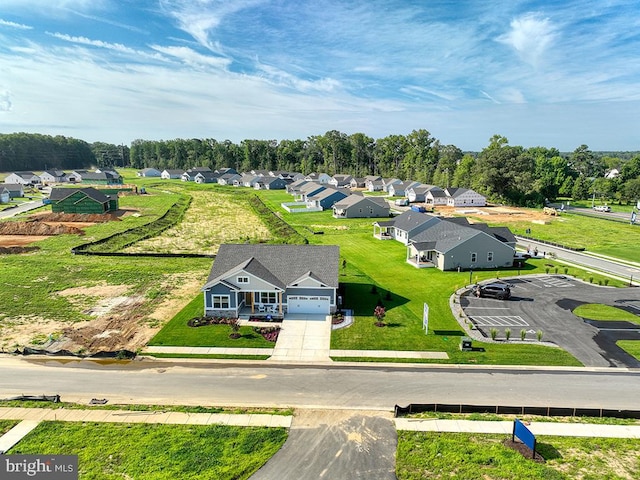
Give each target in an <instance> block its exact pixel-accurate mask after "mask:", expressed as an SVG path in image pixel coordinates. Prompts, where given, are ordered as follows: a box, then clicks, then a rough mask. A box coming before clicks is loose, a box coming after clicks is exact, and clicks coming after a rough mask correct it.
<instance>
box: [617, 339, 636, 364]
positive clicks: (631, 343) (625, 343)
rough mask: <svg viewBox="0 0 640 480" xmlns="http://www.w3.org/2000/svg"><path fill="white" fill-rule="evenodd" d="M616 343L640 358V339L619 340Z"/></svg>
mask: <svg viewBox="0 0 640 480" xmlns="http://www.w3.org/2000/svg"><path fill="white" fill-rule="evenodd" d="M616 345H618V346H619V347H620V348H622V349H623V350H624V351H625V352H627V353H628V354H629V355H633V356H634V357H636V358H637V359H638V360H640V340H618V341H617V342H616Z"/></svg>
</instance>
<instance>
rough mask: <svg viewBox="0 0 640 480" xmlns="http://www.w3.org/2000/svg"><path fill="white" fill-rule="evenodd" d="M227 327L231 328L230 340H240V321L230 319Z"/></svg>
mask: <svg viewBox="0 0 640 480" xmlns="http://www.w3.org/2000/svg"><path fill="white" fill-rule="evenodd" d="M227 325H229V327H230V328H231V333H230V334H229V338H234V339H235V338H240V337H241V336H242V335H240V320H238V319H237V318H233V319H229V321H228V322H227Z"/></svg>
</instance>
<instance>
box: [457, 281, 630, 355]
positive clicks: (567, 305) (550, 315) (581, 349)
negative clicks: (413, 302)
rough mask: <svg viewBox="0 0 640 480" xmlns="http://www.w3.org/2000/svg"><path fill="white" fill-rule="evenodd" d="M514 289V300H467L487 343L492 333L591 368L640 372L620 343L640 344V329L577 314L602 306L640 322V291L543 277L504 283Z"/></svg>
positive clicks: (470, 297)
mask: <svg viewBox="0 0 640 480" xmlns="http://www.w3.org/2000/svg"><path fill="white" fill-rule="evenodd" d="M500 281H501V282H502V283H507V284H509V285H511V299H509V300H497V299H494V298H477V297H475V296H474V295H472V294H471V293H470V292H467V293H465V294H463V295H462V297H461V298H460V306H461V307H462V308H463V310H464V312H465V314H466V315H467V317H468V318H469V319H470V320H471V321H472V322H473V324H474V325H475V326H476V328H477V329H478V330H479V331H480V332H481V333H482V334H483V335H484V336H485V337H487V338H491V335H490V332H491V329H496V330H497V331H498V334H497V337H496V339H497V340H505V329H510V330H511V340H512V341H516V340H517V341H519V340H520V335H521V331H522V330H524V331H525V335H526V336H525V338H526V339H527V340H529V341H534V342H535V341H537V332H538V331H541V332H542V334H543V338H542V341H545V342H552V343H555V344H556V345H558V346H559V347H561V348H563V349H565V350H567V351H568V352H569V353H571V354H572V355H573V356H575V357H576V358H577V359H578V360H579V361H580V362H582V363H583V364H584V365H585V366H589V367H630V368H638V367H640V362H639V361H638V360H636V359H635V358H634V357H632V356H631V355H629V354H627V353H626V352H625V351H624V350H622V349H621V348H619V347H618V346H617V345H616V341H618V340H640V326H638V325H635V324H633V323H630V322H602V321H593V320H588V319H582V318H580V317H577V316H575V315H574V314H573V313H572V311H573V309H575V308H576V307H577V306H579V305H582V304H584V303H601V304H605V305H610V306H614V307H618V308H622V309H624V310H627V311H629V312H632V313H634V314H635V315H638V316H640V288H637V287H636V288H612V287H600V286H597V285H591V284H588V283H584V282H581V281H579V280H576V279H574V278H572V277H567V276H563V275H541V276H528V277H517V278H510V279H503V280H500Z"/></svg>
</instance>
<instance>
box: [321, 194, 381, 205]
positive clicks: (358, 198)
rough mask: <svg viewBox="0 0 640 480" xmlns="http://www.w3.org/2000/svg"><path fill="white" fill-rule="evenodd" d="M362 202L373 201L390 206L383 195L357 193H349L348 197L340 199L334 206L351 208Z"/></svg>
mask: <svg viewBox="0 0 640 480" xmlns="http://www.w3.org/2000/svg"><path fill="white" fill-rule="evenodd" d="M360 202H365V203H366V202H372V203H376V204H378V205H379V206H381V207H389V204H388V203H387V201H386V200H385V199H384V198H382V197H363V196H362V195H356V194H353V195H349V196H348V197H346V198H343V199H342V200H339V201H338V202H336V203H335V204H334V205H333V206H334V207H336V208H349V207H351V206H353V205H356V204H358V203H360Z"/></svg>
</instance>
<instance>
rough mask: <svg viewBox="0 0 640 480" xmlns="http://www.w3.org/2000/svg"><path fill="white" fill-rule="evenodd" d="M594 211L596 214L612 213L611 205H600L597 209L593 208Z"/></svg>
mask: <svg viewBox="0 0 640 480" xmlns="http://www.w3.org/2000/svg"><path fill="white" fill-rule="evenodd" d="M593 209H594V210H595V211H596V212H610V211H611V207H610V206H609V205H598V206H596V207H593Z"/></svg>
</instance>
